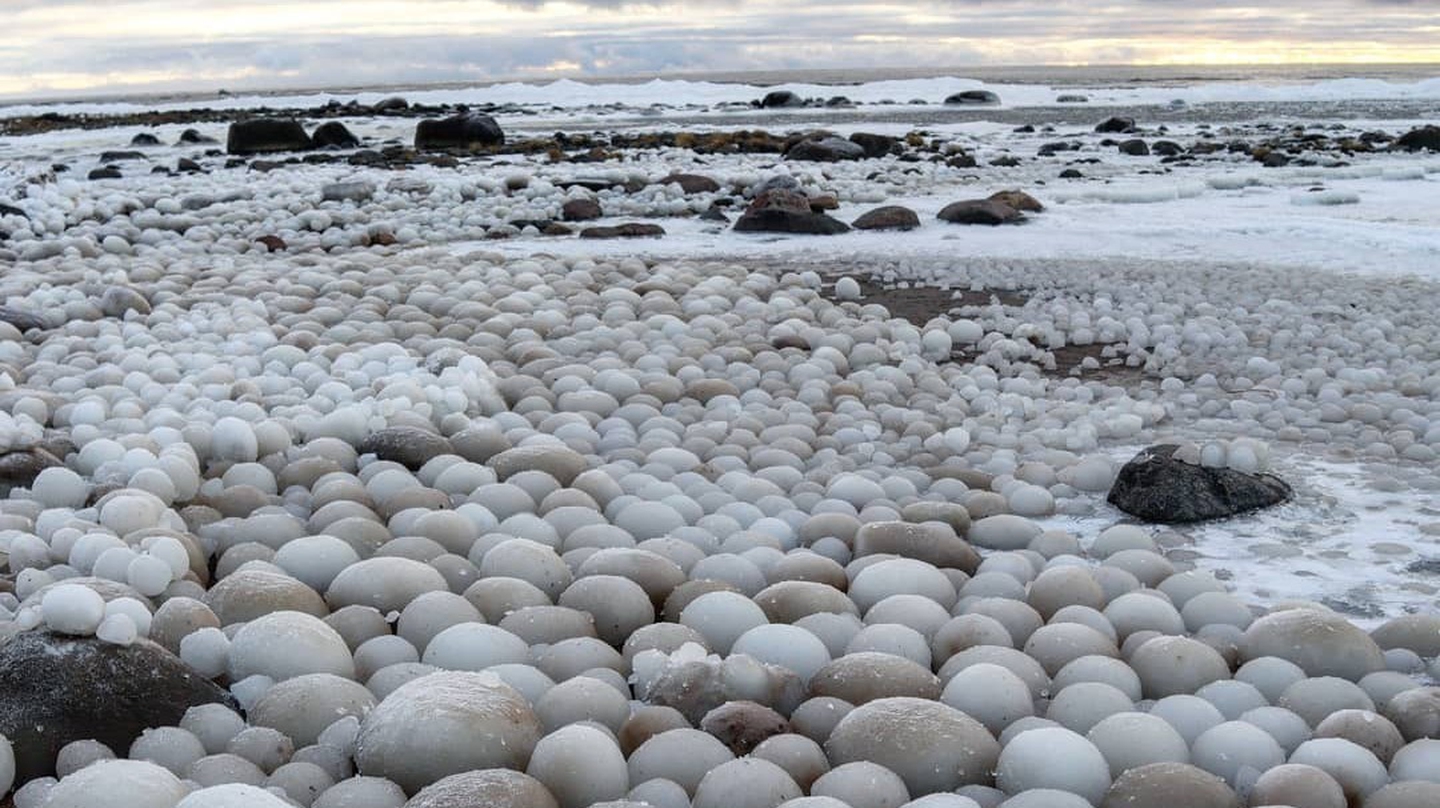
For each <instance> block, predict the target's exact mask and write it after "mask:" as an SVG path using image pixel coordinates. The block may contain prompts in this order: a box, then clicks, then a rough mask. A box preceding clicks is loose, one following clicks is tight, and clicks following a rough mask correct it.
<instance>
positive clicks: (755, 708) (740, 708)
mask: <svg viewBox="0 0 1440 808" xmlns="http://www.w3.org/2000/svg"><path fill="white" fill-rule="evenodd" d="M700 729H702V730H704V731H705V732H707V733H709V734H710V735H712V736H714V737H715V738H717V739H719V741H720V742H721V743H723V744H725V745H726V746H728V747H730V751H731V752H732V753H734V754H735V755H736V756H740V757H743V756H745V755H748V754H750V753H751V752H752V751H753V750H754V749H755V747H757V746H759V745H760V744H761V742H762V741H764V740H765V739H766V738H769V737H771V736H773V735H781V734H784V733H786V732H789V731H790V722H789V721H786V720H785V716H783V715H780V714H779V713H777V712H775V711H774V710H772V709H770V708H769V707H766V706H765V705H763V704H756V703H755V702H753V701H743V700H737V701H727V702H725V703H724V704H722V705H720V706H719V707H716V708H715V709H713V710H711V711H710V712H708V713H706V714H705V717H704V718H702V719H700Z"/></svg>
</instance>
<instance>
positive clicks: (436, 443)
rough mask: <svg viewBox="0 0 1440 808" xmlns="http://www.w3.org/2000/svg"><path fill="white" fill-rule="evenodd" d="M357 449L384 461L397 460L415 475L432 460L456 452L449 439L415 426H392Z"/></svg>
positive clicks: (365, 441) (371, 436)
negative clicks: (414, 472)
mask: <svg viewBox="0 0 1440 808" xmlns="http://www.w3.org/2000/svg"><path fill="white" fill-rule="evenodd" d="M356 449H357V450H358V451H359V452H360V453H361V454H374V455H375V456H376V457H377V458H379V459H381V460H393V461H395V462H396V463H399V464H401V465H403V466H405V467H406V468H408V469H410V470H412V471H413V470H415V469H418V468H420V467H421V466H423V465H425V464H426V463H428V462H430V460H431V458H434V457H437V456H439V455H442V454H454V452H455V447H454V446H452V445H451V444H450V441H449V440H448V439H446V438H445V437H443V436H441V435H437V434H435V433H434V432H428V431H426V430H424V429H420V428H419V427H413V426H390V427H386V428H384V429H381V430H378V431H376V432H372V433H370V436H369V437H367V438H366V439H365V440H363V441H361V442H360V445H359V446H357V447H356Z"/></svg>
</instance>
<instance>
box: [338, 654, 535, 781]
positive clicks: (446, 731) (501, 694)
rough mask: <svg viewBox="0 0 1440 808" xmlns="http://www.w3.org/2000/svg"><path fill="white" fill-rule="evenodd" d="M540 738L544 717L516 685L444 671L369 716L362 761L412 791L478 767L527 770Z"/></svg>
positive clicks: (359, 744)
mask: <svg viewBox="0 0 1440 808" xmlns="http://www.w3.org/2000/svg"><path fill="white" fill-rule="evenodd" d="M539 740H540V719H538V718H536V716H535V712H534V711H533V710H532V709H531V708H530V704H529V702H527V701H526V700H525V697H524V696H522V695H520V693H519V692H518V691H516V690H515V689H514V688H512V687H510V686H509V685H507V684H504V683H503V682H501V681H500V680H499V679H498V678H496V677H495V676H493V675H490V674H483V673H470V672H465V671H441V672H439V673H432V674H430V675H428V676H422V677H421V678H419V679H415V680H412V681H410V682H408V683H406V684H404V685H402V686H401V687H400V688H399V689H397V690H396V691H395V692H393V693H391V694H390V695H389V696H388V697H386V698H385V700H384V701H382V702H380V704H379V706H377V707H376V708H375V709H374V710H372V711H371V712H370V714H369V715H368V716H366V717H365V720H364V722H362V723H361V725H360V736H359V738H358V739H357V740H356V747H355V762H356V764H357V765H358V766H359V769H360V771H361V773H363V774H367V775H375V776H379V777H386V778H389V779H391V780H394V781H395V782H396V783H398V784H400V787H401V788H404V789H405V790H406V791H407V792H409V793H412V794H413V793H415V792H416V791H419V790H420V789H422V788H424V787H425V786H428V785H430V784H431V783H434V782H436V781H438V780H440V779H441V778H443V777H447V776H449V775H452V774H459V773H461V772H467V771H471V770H472V769H491V768H507V769H524V768H525V766H526V764H528V763H529V761H530V753H531V752H532V751H533V750H534V749H535V744H536V743H537V742H539ZM437 804H438V803H437Z"/></svg>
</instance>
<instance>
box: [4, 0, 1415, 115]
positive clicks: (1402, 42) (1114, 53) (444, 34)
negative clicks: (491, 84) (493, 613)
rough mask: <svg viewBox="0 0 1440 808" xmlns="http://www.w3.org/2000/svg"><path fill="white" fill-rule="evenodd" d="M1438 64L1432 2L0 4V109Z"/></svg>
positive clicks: (325, 0) (180, 0) (45, 0)
mask: <svg viewBox="0 0 1440 808" xmlns="http://www.w3.org/2000/svg"><path fill="white" fill-rule="evenodd" d="M1285 61H1370V62H1378V61H1440V2H1437V1H1436V0H1271V2H1268V3H1264V4H1261V3H1258V2H1253V0H1130V1H1129V2H1125V1H1124V0H1078V2H1054V0H920V2H905V3H900V2H886V1H885V0H880V2H862V1H861V0H825V1H824V2H821V1H820V0H790V1H789V2H774V0H706V1H705V2H654V1H649V2H632V1H631V0H566V2H545V1H544V0H408V1H405V0H308V1H307V2H295V1H293V0H243V1H242V0H109V1H108V2H104V1H101V0H0V95H6V96H20V95H29V96H40V95H54V94H62V93H63V94H70V93H75V92H81V93H96V94H101V93H116V92H125V91H133V90H145V89H149V90H177V89H187V90H213V89H216V88H219V87H225V88H229V89H247V88H272V87H275V88H278V87H301V86H304V87H315V86H325V85H372V84H404V83H414V82H422V81H426V82H428V81H467V80H473V81H483V80H493V79H502V78H547V77H558V76H580V75H589V76H604V75H612V76H619V75H644V74H650V73H658V72H675V71H707V70H710V71H738V70H772V69H782V68H805V67H817V68H820V67H824V68H836V67H855V68H864V67H925V66H932V67H961V68H963V67H965V66H967V65H977V64H986V65H1002V64H1036V63H1117V62H1148V63H1241V62H1285Z"/></svg>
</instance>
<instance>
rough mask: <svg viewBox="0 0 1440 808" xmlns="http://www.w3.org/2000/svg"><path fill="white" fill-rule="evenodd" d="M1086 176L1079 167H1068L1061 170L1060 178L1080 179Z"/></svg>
mask: <svg viewBox="0 0 1440 808" xmlns="http://www.w3.org/2000/svg"><path fill="white" fill-rule="evenodd" d="M1084 176H1085V175H1084V174H1081V173H1080V171H1079V169H1075V168H1067V169H1065V170H1064V171H1061V172H1060V179H1062V180H1078V179H1080V178H1082V177H1084Z"/></svg>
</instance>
